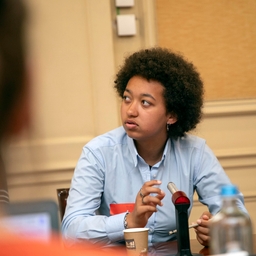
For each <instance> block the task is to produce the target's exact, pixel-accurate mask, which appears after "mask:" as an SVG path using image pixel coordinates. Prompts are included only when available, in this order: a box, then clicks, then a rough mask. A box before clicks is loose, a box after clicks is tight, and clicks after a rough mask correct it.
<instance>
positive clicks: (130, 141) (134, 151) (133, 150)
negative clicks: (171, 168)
mask: <svg viewBox="0 0 256 256" xmlns="http://www.w3.org/2000/svg"><path fill="white" fill-rule="evenodd" d="M127 144H128V148H129V150H130V152H131V155H132V160H133V163H134V166H135V167H136V166H137V165H138V157H139V154H138V151H137V149H136V147H135V144H134V141H133V139H132V138H130V137H129V136H128V135H127ZM169 148H170V139H168V140H167V142H166V144H165V147H164V152H163V156H162V159H161V161H160V163H161V162H163V161H164V159H165V156H166V154H167V151H168V149H169ZM163 164H164V163H163Z"/></svg>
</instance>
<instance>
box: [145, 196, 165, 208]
mask: <svg viewBox="0 0 256 256" xmlns="http://www.w3.org/2000/svg"><path fill="white" fill-rule="evenodd" d="M142 203H143V204H144V205H145V204H152V205H155V206H156V205H159V206H163V203H162V201H161V200H160V199H159V198H157V197H155V196H145V197H144V198H142Z"/></svg>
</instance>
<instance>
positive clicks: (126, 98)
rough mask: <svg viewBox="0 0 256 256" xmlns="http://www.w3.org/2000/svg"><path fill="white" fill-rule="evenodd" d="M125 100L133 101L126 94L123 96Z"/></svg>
mask: <svg viewBox="0 0 256 256" xmlns="http://www.w3.org/2000/svg"><path fill="white" fill-rule="evenodd" d="M123 101H124V102H131V99H130V98H129V97H128V96H127V95H124V96H123Z"/></svg>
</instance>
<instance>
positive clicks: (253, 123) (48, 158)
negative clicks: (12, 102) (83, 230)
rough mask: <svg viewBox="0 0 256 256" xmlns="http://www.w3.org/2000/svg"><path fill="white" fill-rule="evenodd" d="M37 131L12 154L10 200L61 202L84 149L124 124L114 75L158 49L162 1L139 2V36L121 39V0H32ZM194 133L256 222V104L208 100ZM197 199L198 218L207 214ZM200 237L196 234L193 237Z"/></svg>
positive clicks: (253, 101) (195, 214)
mask: <svg viewBox="0 0 256 256" xmlns="http://www.w3.org/2000/svg"><path fill="white" fill-rule="evenodd" d="M26 1H27V3H28V5H29V7H30V9H31V17H30V21H29V24H30V26H29V42H30V52H29V56H30V58H29V59H30V66H31V67H32V70H33V73H34V87H33V96H34V102H33V110H34V114H35V117H34V123H33V130H32V131H31V132H30V133H29V134H28V135H27V136H24V137H23V138H21V139H20V140H19V141H16V142H14V143H13V145H12V147H11V148H10V154H8V158H7V159H8V167H9V168H8V181H9V185H10V196H11V199H12V200H13V201H15V200H31V199H40V198H53V199H54V200H57V197H56V188H60V187H68V186H69V184H70V179H71V177H72V174H73V170H74V167H75V165H76V162H77V160H78V158H79V155H80V153H81V149H82V146H83V145H84V144H85V143H86V142H87V141H89V140H90V139H91V138H93V137H94V136H96V135H99V134H101V133H103V132H106V131H108V130H110V129H112V128H114V127H116V126H118V125H119V124H120V121H119V106H118V100H117V98H116V95H115V93H114V90H113V80H114V74H115V72H116V70H117V68H118V65H120V64H121V63H122V61H123V57H124V55H125V54H127V53H130V52H133V51H135V50H138V49H140V48H143V47H149V46H154V45H157V43H158V42H157V36H156V35H157V30H156V16H155V1H154V0H141V1H135V2H136V5H135V7H134V8H128V9H121V10H120V13H121V14H125V13H135V14H136V24H137V32H138V33H137V35H136V36H134V37H118V36H117V34H116V23H115V17H116V10H115V6H114V0H97V1H94V0H74V1H61V0H54V1H51V2H49V1H44V0H26ZM204 113H205V115H204V120H203V122H202V123H201V124H200V125H199V126H198V128H197V130H196V131H194V133H196V134H197V135H198V136H201V137H204V138H205V139H206V140H207V142H208V144H209V146H210V147H211V148H212V150H213V151H214V152H215V154H216V156H217V157H218V158H219V160H220V162H221V164H222V165H223V167H224V169H225V170H226V172H227V173H228V175H229V177H230V178H231V180H232V181H233V182H234V183H235V184H237V185H238V186H239V187H240V189H241V190H242V192H243V193H244V195H245V203H246V206H247V208H248V210H249V212H250V214H251V216H252V219H253V222H254V223H256V205H255V202H256V186H255V185H254V184H255V181H256V179H255V172H256V134H255V127H256V99H253V98H252V99H250V100H229V101H213V102H211V101H207V102H206V104H205V108H204ZM203 209H204V208H203V207H202V206H201V205H200V204H199V203H198V202H197V199H196V197H195V207H194V209H193V212H192V216H191V221H194V220H195V219H196V218H198V217H199V215H200V214H201V213H202V211H203ZM192 236H194V234H193V235H192Z"/></svg>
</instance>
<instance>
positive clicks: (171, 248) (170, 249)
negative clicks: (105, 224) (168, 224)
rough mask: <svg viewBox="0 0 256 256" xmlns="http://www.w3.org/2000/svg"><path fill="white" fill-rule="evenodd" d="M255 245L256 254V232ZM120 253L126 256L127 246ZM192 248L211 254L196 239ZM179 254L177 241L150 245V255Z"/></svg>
mask: <svg viewBox="0 0 256 256" xmlns="http://www.w3.org/2000/svg"><path fill="white" fill-rule="evenodd" d="M253 245H254V250H253V253H254V255H256V234H254V235H253ZM117 248H118V255H119V256H126V255H127V254H126V248H125V246H124V245H123V246H118V247H117ZM106 250H107V251H109V250H113V255H116V254H115V252H116V250H115V248H114V247H112V248H108V249H106ZM190 250H191V253H192V254H194V255H198V254H201V255H203V256H206V255H210V249H209V247H204V246H202V245H201V244H200V243H199V242H198V241H197V240H196V239H191V240H190ZM176 254H177V241H169V242H164V243H156V244H154V245H153V246H150V247H149V253H148V256H171V255H172V256H174V255H176Z"/></svg>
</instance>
